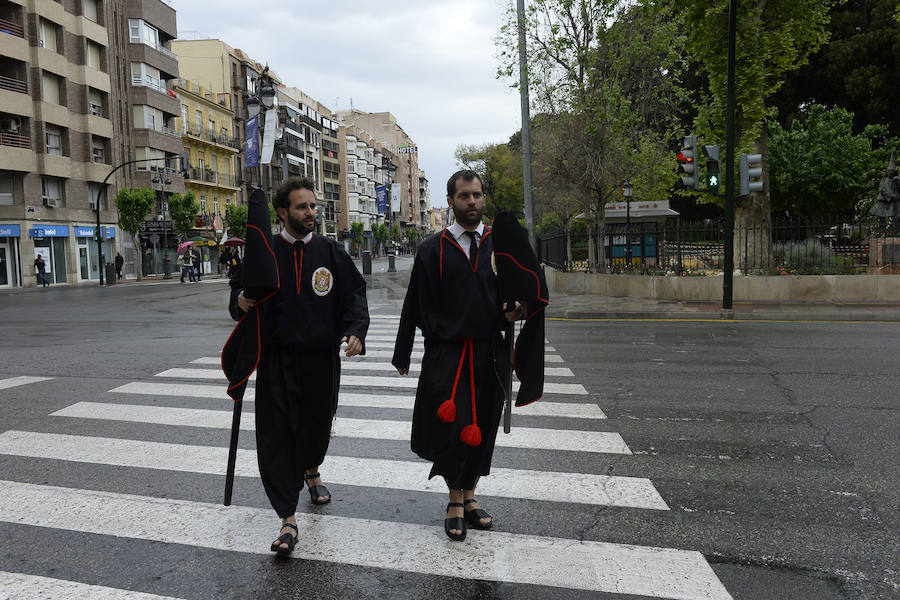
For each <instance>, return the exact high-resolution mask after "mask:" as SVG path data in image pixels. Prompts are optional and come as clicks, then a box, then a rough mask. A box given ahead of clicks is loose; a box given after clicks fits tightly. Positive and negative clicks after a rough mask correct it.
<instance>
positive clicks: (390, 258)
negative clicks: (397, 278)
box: [388, 252, 397, 273]
mask: <svg viewBox="0 0 900 600" xmlns="http://www.w3.org/2000/svg"><path fill="white" fill-rule="evenodd" d="M395 263H396V259H395V257H394V253H393V252H391V253H390V254H388V273H396V272H397V266H396V264H395Z"/></svg>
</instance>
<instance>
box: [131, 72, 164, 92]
mask: <svg viewBox="0 0 900 600" xmlns="http://www.w3.org/2000/svg"><path fill="white" fill-rule="evenodd" d="M131 85H142V86H144V87H148V88H150V89H154V90H156V91H157V92H162V93H163V94H165V93H166V86H165V85H163V84H162V82H161V80H159V79H157V78H156V77H151V76H150V75H141V74H135V73H132V74H131Z"/></svg>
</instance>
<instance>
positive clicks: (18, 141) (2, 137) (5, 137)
mask: <svg viewBox="0 0 900 600" xmlns="http://www.w3.org/2000/svg"><path fill="white" fill-rule="evenodd" d="M0 146H9V147H11V148H23V149H26V150H30V149H31V138H30V137H28V136H27V135H22V134H20V133H12V132H8V131H0Z"/></svg>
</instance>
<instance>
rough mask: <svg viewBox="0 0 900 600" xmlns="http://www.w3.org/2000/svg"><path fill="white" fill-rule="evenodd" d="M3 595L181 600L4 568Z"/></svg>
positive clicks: (14, 598)
mask: <svg viewBox="0 0 900 600" xmlns="http://www.w3.org/2000/svg"><path fill="white" fill-rule="evenodd" d="M0 598H3V599H4V600H5V599H9V600H26V599H28V598H52V599H53V600H62V599H63V598H73V599H75V598H90V599H91V600H179V598H173V597H172V596H157V595H156V594H145V593H144V592H132V591H131V590H120V589H117V588H111V587H105V586H102V585H89V584H87V583H81V582H78V581H66V580H64V579H54V578H52V577H41V576H38V575H26V574H24V573H9V572H7V571H0Z"/></svg>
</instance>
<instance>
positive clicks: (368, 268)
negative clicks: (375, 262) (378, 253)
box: [362, 250, 372, 275]
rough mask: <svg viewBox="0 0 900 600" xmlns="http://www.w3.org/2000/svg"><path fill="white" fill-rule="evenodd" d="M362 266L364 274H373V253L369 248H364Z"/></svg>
mask: <svg viewBox="0 0 900 600" xmlns="http://www.w3.org/2000/svg"><path fill="white" fill-rule="evenodd" d="M362 267H363V275H371V274H372V253H371V252H369V251H368V250H363V253H362Z"/></svg>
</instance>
